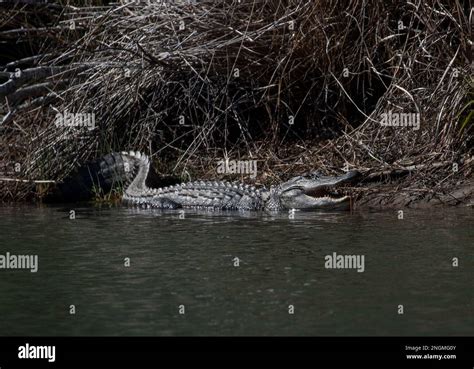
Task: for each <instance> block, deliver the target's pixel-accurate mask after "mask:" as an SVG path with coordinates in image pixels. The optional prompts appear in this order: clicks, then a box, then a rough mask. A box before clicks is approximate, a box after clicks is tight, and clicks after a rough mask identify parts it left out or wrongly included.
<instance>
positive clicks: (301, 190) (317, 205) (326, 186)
mask: <svg viewBox="0 0 474 369" xmlns="http://www.w3.org/2000/svg"><path fill="white" fill-rule="evenodd" d="M359 175H360V173H359V172H358V171H355V170H353V171H350V172H347V173H346V174H344V175H341V176H336V177H332V176H324V175H322V174H320V173H319V172H314V173H311V174H309V175H303V176H298V177H295V178H292V179H290V180H289V181H287V182H285V183H282V184H281V185H279V186H278V187H276V188H275V189H274V191H275V195H276V197H277V198H278V199H279V202H280V207H281V208H284V209H307V210H309V209H338V210H341V209H347V208H349V207H350V200H351V198H350V196H345V195H341V194H339V193H338V187H339V186H340V185H342V184H345V183H349V182H352V181H353V180H354V179H356V178H357V177H358V176H359Z"/></svg>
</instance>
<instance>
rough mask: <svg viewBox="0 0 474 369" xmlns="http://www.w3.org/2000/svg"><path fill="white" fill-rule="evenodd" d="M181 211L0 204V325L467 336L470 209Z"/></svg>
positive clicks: (471, 319) (31, 331)
mask: <svg viewBox="0 0 474 369" xmlns="http://www.w3.org/2000/svg"><path fill="white" fill-rule="evenodd" d="M71 209H74V210H75V215H76V219H75V220H71V219H70V217H69V215H70V213H69V211H70V210H71ZM182 218H183V216H182V214H180V213H179V212H178V211H166V212H161V211H151V210H137V209H129V208H123V207H114V208H94V207H77V205H75V207H74V208H70V207H67V206H61V207H34V206H16V207H0V255H1V254H6V252H10V253H11V254H28V255H31V254H35V255H38V258H39V269H38V272H37V273H31V272H30V271H28V270H7V269H0V316H1V317H2V319H1V321H0V335H297V336H299V335H313V336H318V335H336V336H338V335H474V299H473V297H474V292H473V291H474V288H473V287H474V258H473V255H474V252H473V246H474V235H473V227H472V225H473V220H474V217H473V212H472V209H436V210H429V211H419V210H416V211H415V210H405V211H404V219H403V220H399V219H398V214H397V213H396V212H356V213H352V214H351V213H344V212H340V213H323V212H297V213H296V214H295V219H289V216H288V214H286V213H282V214H273V215H270V214H260V213H232V212H230V213H210V212H199V213H198V212H192V211H187V212H186V213H185V214H184V219H182ZM334 252H336V253H337V254H338V255H363V256H364V261H365V270H364V272H357V270H355V269H344V270H343V269H327V268H325V257H326V255H332V254H333V253H334ZM127 258H129V260H130V266H129V267H127V266H125V264H126V260H127ZM236 258H238V262H237V259H236ZM453 258H458V260H459V261H458V266H457V267H455V266H453V263H454V262H453ZM237 264H238V266H236V265H237ZM454 264H455V263H454ZM71 305H74V307H75V310H76V311H75V314H70V312H71V310H70V309H71ZM290 305H291V306H290ZM400 305H402V306H403V307H402V308H403V314H399V312H401V307H400ZM183 307H184V314H180V309H181V312H183ZM290 311H291V312H293V314H290Z"/></svg>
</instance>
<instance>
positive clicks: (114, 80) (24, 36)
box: [0, 0, 474, 201]
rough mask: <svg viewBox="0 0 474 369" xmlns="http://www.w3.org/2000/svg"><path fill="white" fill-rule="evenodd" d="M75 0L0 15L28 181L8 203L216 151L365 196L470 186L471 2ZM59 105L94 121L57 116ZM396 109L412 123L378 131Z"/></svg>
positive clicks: (8, 193)
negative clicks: (348, 183)
mask: <svg viewBox="0 0 474 369" xmlns="http://www.w3.org/2000/svg"><path fill="white" fill-rule="evenodd" d="M72 3H73V2H72V1H69V2H67V1H61V2H57V3H54V4H51V3H46V4H43V5H24V4H23V5H17V6H14V7H12V6H10V7H8V6H6V7H5V6H3V8H2V9H0V12H1V13H0V22H1V23H0V27H1V28H0V40H1V45H0V47H1V50H2V55H0V57H1V58H2V64H3V67H1V68H0V70H1V71H0V78H2V80H0V83H3V84H0V99H1V101H2V105H0V114H1V113H3V123H0V126H1V129H2V131H1V136H0V140H1V141H2V142H1V145H2V153H1V155H2V156H0V164H3V167H6V166H8V165H12V164H11V163H19V164H20V166H21V176H19V178H21V179H22V180H26V181H25V182H18V181H3V182H2V181H0V186H3V189H2V191H1V192H0V193H1V194H2V196H3V197H4V199H13V200H19V199H22V198H28V197H31V195H32V194H33V196H34V193H32V192H31V183H29V182H28V181H29V180H53V181H58V180H61V179H63V178H64V177H65V176H67V175H68V174H69V173H70V172H71V171H73V170H74V168H76V167H77V166H78V165H79V164H80V163H84V162H86V161H88V160H90V159H92V158H94V157H97V156H99V155H101V154H104V153H107V152H110V151H121V150H142V151H144V152H146V153H147V154H149V155H150V156H151V157H152V158H153V159H155V160H156V161H157V163H156V164H157V166H158V167H159V168H160V169H161V170H163V171H166V172H168V173H173V174H176V175H177V176H180V177H183V178H185V179H188V177H193V178H194V177H198V176H199V177H204V178H218V177H219V176H220V175H219V174H218V173H217V172H216V160H220V159H222V158H230V159H237V160H241V159H252V160H258V169H259V173H258V174H259V175H258V177H257V178H256V182H257V183H272V182H274V181H276V180H280V179H285V178H287V177H289V176H290V175H293V174H298V173H301V172H304V171H307V170H311V169H316V168H319V169H322V170H323V171H325V172H327V173H335V172H340V171H341V170H342V169H343V168H344V169H346V170H347V169H352V168H357V169H360V170H362V171H363V172H364V175H365V179H366V183H367V186H366V187H361V188H360V189H359V190H360V191H366V192H367V191H369V190H370V189H368V188H369V187H370V182H371V181H373V180H377V181H380V180H384V179H391V180H395V179H396V180H397V181H398V182H397V184H396V186H393V185H392V186H391V187H390V188H388V189H387V191H388V192H391V193H392V194H395V193H397V192H400V191H402V190H404V189H406V190H408V191H412V192H413V189H415V192H416V196H425V195H426V194H427V193H430V194H431V195H432V196H435V195H437V194H440V193H443V192H444V191H446V189H447V188H452V187H453V186H455V184H456V183H458V184H459V182H460V181H461V182H463V181H466V180H470V179H471V174H472V162H473V161H472V159H471V156H472V143H473V135H472V134H473V128H472V101H473V97H472V91H473V89H472V87H473V83H474V81H473V77H472V74H471V66H470V63H471V59H470V58H471V57H472V55H471V50H472V39H470V25H469V18H470V13H469V12H470V9H469V7H468V5H467V4H464V2H461V1H458V0H454V1H441V0H429V1H424V2H421V1H414V2H403V3H401V2H399V1H383V2H369V3H368V2H361V1H349V2H343V1H339V0H321V1H307V0H242V1H237V0H234V1H214V0H202V1H196V2H189V1H177V0H176V1H167V2H164V3H163V2H159V1H148V0H147V1H136V2H134V3H131V2H127V1H122V2H121V3H110V4H108V3H107V2H81V3H79V2H77V3H76V6H73V5H71V4H72ZM92 4H94V6H91V5H92ZM471 16H472V14H471ZM10 50H14V51H13V52H12V51H10ZM16 68H19V70H20V74H19V75H15V70H16ZM66 112H69V113H79V114H93V115H94V117H95V128H94V129H92V130H90V129H88V128H87V127H84V128H83V129H80V128H78V127H71V126H68V125H61V124H59V125H58V124H55V123H57V116H58V114H65V113H66ZM392 113H395V114H411V115H414V116H416V117H418V119H419V124H420V126H419V129H414V127H412V126H409V127H399V126H398V127H397V126H384V125H382V124H381V120H382V117H383V116H384V114H385V115H387V114H392ZM454 164H455V167H456V169H457V170H456V171H453V165H454ZM1 167H2V166H1V165H0V168H1ZM0 177H1V175H0ZM3 177H5V176H3ZM9 177H11V175H10V176H9ZM246 180H248V179H246ZM369 192H370V191H369ZM410 201H412V200H410Z"/></svg>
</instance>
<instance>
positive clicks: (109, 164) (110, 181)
mask: <svg viewBox="0 0 474 369" xmlns="http://www.w3.org/2000/svg"><path fill="white" fill-rule="evenodd" d="M149 167H150V161H149V158H148V157H147V156H146V155H143V154H141V153H139V152H133V151H130V152H121V153H117V152H115V153H111V154H107V155H105V156H103V157H101V158H99V159H96V160H94V161H92V162H89V163H88V164H86V165H83V166H82V167H80V168H78V169H77V170H76V171H75V172H74V173H73V174H72V175H70V176H69V177H67V178H66V179H65V180H64V181H63V182H62V183H60V184H59V185H58V186H57V187H56V188H55V189H54V190H53V191H52V193H51V194H50V195H49V196H48V197H47V198H46V201H49V202H56V201H58V202H74V201H87V200H90V199H92V198H93V197H94V195H96V194H98V193H100V194H109V193H111V191H113V190H117V191H120V192H123V191H126V190H128V189H130V190H132V191H133V190H134V189H136V190H140V189H141V188H144V187H145V186H146V184H145V182H146V180H147V177H148V173H149Z"/></svg>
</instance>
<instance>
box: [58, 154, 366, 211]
mask: <svg viewBox="0 0 474 369" xmlns="http://www.w3.org/2000/svg"><path fill="white" fill-rule="evenodd" d="M83 172H84V170H83ZM85 173H89V177H90V181H94V183H95V185H97V184H99V186H100V188H102V189H106V190H107V189H110V188H112V187H113V184H114V183H115V184H116V183H117V182H121V185H122V188H123V189H124V190H123V196H122V201H123V202H124V203H125V204H128V205H136V206H140V207H145V208H159V209H181V208H196V209H215V210H217V209H219V210H256V211H259V210H261V211H282V210H289V209H301V210H311V209H331V210H347V209H349V208H350V203H351V198H350V196H347V195H340V194H338V187H339V186H340V185H343V184H346V183H350V182H353V181H354V179H355V178H357V177H358V176H359V172H358V171H355V170H353V171H349V172H347V173H345V174H343V175H341V176H324V175H322V174H321V173H319V172H313V173H309V174H306V175H302V176H297V177H294V178H292V179H290V180H289V181H287V182H284V183H281V184H279V185H276V186H272V187H270V188H265V187H260V188H257V187H255V186H252V185H248V184H242V183H236V182H228V181H193V182H188V183H181V184H175V185H171V186H167V187H161V188H153V187H150V186H149V184H148V179H149V173H150V159H149V157H148V156H147V155H144V154H142V153H140V152H134V151H130V152H121V153H112V154H109V155H106V156H105V157H103V158H102V159H100V160H99V161H98V162H97V163H96V164H95V165H94V166H92V167H91V166H89V167H87V168H86V171H85ZM80 177H83V178H84V177H85V175H84V173H82V174H81V175H80ZM77 183H78V180H77V177H75V178H72V179H69V180H68V181H67V182H66V185H65V186H63V189H64V188H68V189H69V192H77V191H78V185H77ZM72 184H74V185H75V186H73V185H72ZM83 187H84V186H83ZM85 187H90V183H87V184H86V185H85Z"/></svg>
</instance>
